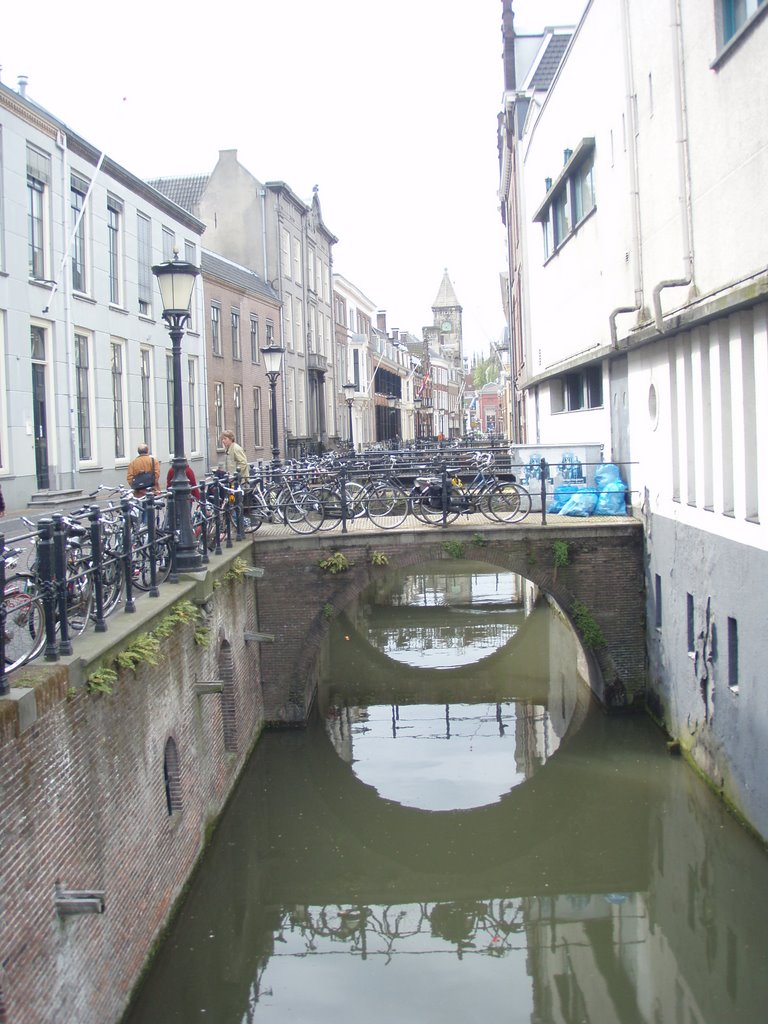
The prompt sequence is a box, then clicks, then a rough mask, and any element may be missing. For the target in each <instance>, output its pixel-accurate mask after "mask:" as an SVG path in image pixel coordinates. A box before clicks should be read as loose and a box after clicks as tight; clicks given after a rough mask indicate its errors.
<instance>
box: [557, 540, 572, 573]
mask: <svg viewBox="0 0 768 1024" xmlns="http://www.w3.org/2000/svg"><path fill="white" fill-rule="evenodd" d="M552 554H553V556H554V560H555V568H556V569H562V568H564V567H565V566H566V565H570V563H571V558H570V554H569V552H568V543H567V542H566V541H564V540H556V541H555V542H554V544H553V545H552Z"/></svg>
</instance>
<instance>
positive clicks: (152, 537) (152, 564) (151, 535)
mask: <svg viewBox="0 0 768 1024" xmlns="http://www.w3.org/2000/svg"><path fill="white" fill-rule="evenodd" d="M145 500H146V503H147V554H148V555H149V596H150V597H160V589H159V587H158V585H157V519H156V518H155V496H154V494H152V493H151V492H150V493H149V494H147V496H146V499H145ZM169 502H170V506H171V511H173V507H174V501H173V494H172V493H171V494H170V496H169ZM168 521H169V522H173V519H172V518H171V515H170V513H169V515H168ZM174 547H175V545H174Z"/></svg>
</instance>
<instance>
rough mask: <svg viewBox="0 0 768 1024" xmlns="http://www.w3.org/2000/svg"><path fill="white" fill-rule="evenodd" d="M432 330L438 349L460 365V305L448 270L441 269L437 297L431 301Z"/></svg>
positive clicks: (461, 353)
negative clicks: (441, 276)
mask: <svg viewBox="0 0 768 1024" xmlns="http://www.w3.org/2000/svg"><path fill="white" fill-rule="evenodd" d="M432 317H433V328H432V330H433V332H434V333H436V334H437V341H438V345H439V348H440V351H441V352H442V353H443V354H444V355H445V356H448V357H452V358H453V359H454V361H455V362H456V363H457V365H458V366H461V365H462V356H463V352H462V334H461V306H460V304H459V300H458V299H457V298H456V292H455V291H454V290H453V285H452V284H451V279H450V277H449V276H448V271H447V270H445V271H443V280H442V282H441V283H440V289H439V291H438V293H437V298H436V299H435V301H434V302H433V303H432Z"/></svg>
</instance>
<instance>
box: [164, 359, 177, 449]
mask: <svg viewBox="0 0 768 1024" xmlns="http://www.w3.org/2000/svg"><path fill="white" fill-rule="evenodd" d="M165 409H166V413H167V416H168V451H169V452H170V453H171V455H174V454H175V453H176V446H175V444H174V439H173V426H174V424H173V356H172V355H171V354H170V353H166V356H165Z"/></svg>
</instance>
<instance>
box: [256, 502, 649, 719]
mask: <svg viewBox="0 0 768 1024" xmlns="http://www.w3.org/2000/svg"><path fill="white" fill-rule="evenodd" d="M558 540H559V541H564V542H565V544H566V545H567V551H568V564H567V565H565V566H559V567H558V566H556V564H555V555H554V547H553V545H554V543H555V541H558ZM449 541H452V542H454V543H458V544H461V545H462V547H463V552H464V557H466V558H470V559H471V560H472V561H474V562H483V563H485V564H487V565H488V566H489V567H492V568H495V569H500V570H506V571H508V572H513V573H518V574H519V575H521V576H524V577H525V578H527V579H529V580H530V581H531V582H533V583H535V584H536V585H537V586H538V588H539V589H540V590H541V591H542V592H543V593H544V594H546V595H547V596H548V597H550V598H552V599H553V600H554V601H555V603H556V604H557V605H558V607H559V608H560V609H561V610H562V612H563V614H564V615H565V616H566V617H567V618H569V619H570V621H571V622H572V624H574V627H575V621H574V611H575V610H576V608H578V607H579V606H581V607H582V608H584V609H586V611H587V614H588V616H589V618H590V620H591V621H592V622H593V623H594V625H595V626H596V627H598V628H599V631H600V633H601V634H602V637H603V638H604V643H603V644H602V645H601V646H598V647H596V648H594V649H591V650H589V649H587V650H585V653H586V654H587V661H588V664H589V670H590V686H591V688H592V690H593V693H594V694H595V696H596V697H597V699H598V700H599V701H600V702H601V703H602V704H603V706H604V707H605V708H606V709H608V710H624V709H627V708H631V707H633V706H635V705H638V704H640V703H641V702H642V700H643V697H644V691H645V636H644V604H645V603H644V585H645V584H644V563H643V533H642V525H641V524H640V523H635V522H629V523H627V524H626V525H621V526H617V525H615V524H611V525H610V526H607V525H606V526H600V525H595V526H588V527H586V526H580V527H578V528H574V527H570V528H569V527H556V528H548V527H544V526H539V527H525V528H521V527H508V528H507V527H503V528H495V529H494V530H492V531H491V530H489V531H487V532H486V533H485V534H484V535H483V536H482V537H479V535H477V534H471V533H468V532H467V530H466V528H464V529H461V528H450V527H449V528H448V529H445V530H431V531H429V532H424V531H414V530H408V531H402V532H398V533H381V532H379V533H377V534H376V535H371V534H365V535H361V534H358V533H354V534H352V533H350V534H346V535H344V534H341V535H339V534H336V535H333V536H328V535H325V536H320V535H318V534H314V535H312V536H310V537H296V538H290V539H288V538H280V539H279V540H277V539H276V540H262V541H259V540H258V539H256V540H255V541H254V549H255V550H254V561H255V563H256V565H258V566H260V567H263V568H264V577H263V578H262V579H261V580H259V581H258V582H257V583H256V584H255V586H256V587H257V597H258V616H259V629H260V630H263V631H264V632H266V633H270V634H273V635H274V637H275V640H274V642H273V643H271V644H262V648H261V657H262V685H263V689H264V701H265V712H266V718H267V721H268V723H269V724H274V725H302V724H305V723H306V721H307V716H308V713H309V709H310V707H311V706H312V703H313V700H314V697H315V694H316V692H317V683H318V656H319V652H320V646H321V643H322V640H323V638H324V636H325V634H326V633H327V630H328V624H329V619H330V618H331V617H333V616H334V615H336V614H338V613H339V612H341V611H344V610H345V609H346V608H348V607H349V606H350V605H351V604H352V603H353V602H354V601H356V600H357V599H358V598H359V596H360V595H361V594H362V593H363V591H364V590H365V589H366V588H367V587H368V586H369V585H370V584H371V583H372V582H373V581H374V580H375V579H377V578H380V577H381V574H382V573H386V572H391V571H393V570H400V569H407V568H416V567H417V566H419V565H421V564H423V563H425V562H431V561H438V560H439V561H443V560H445V561H446V562H447V564H451V562H452V560H453V556H454V555H455V553H456V552H457V549H456V548H455V547H453V546H451V547H450V549H447V548H446V544H447V542H449ZM481 541H482V543H481ZM337 551H338V552H341V553H342V554H344V555H345V557H346V558H347V560H348V561H349V563H350V566H349V569H348V570H347V571H345V572H340V573H337V574H335V575H331V574H329V573H327V572H325V571H323V570H322V569H320V567H319V564H318V563H319V562H320V561H321V560H322V559H324V558H327V557H328V555H330V554H332V553H334V552H337ZM374 552H376V553H377V554H381V555H385V556H386V559H387V565H386V566H382V565H375V564H373V562H374V560H373V558H372V556H373V554H374ZM577 632H578V630H577Z"/></svg>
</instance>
